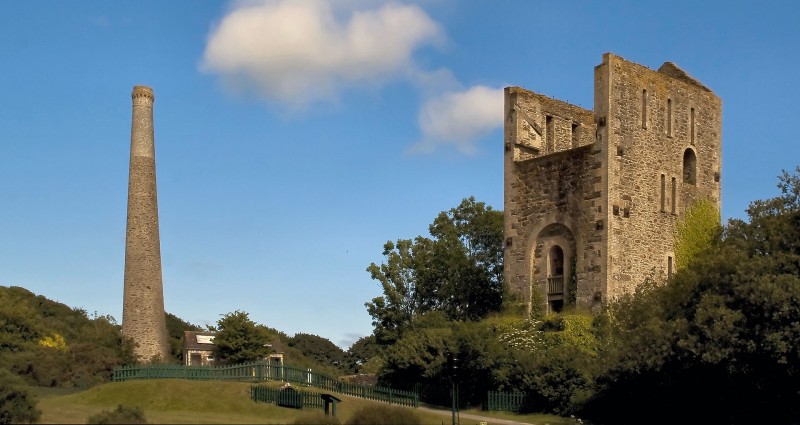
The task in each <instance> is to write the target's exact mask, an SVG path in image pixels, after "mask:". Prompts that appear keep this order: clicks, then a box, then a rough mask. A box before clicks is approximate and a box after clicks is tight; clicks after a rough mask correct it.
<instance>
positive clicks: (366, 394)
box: [113, 361, 419, 407]
mask: <svg viewBox="0 0 800 425" xmlns="http://www.w3.org/2000/svg"><path fill="white" fill-rule="evenodd" d="M173 378H174V379H197V380H216V379H219V380H233V381H282V382H290V383H292V384H297V385H303V386H309V387H315V388H320V389H323V390H326V391H335V392H338V393H341V394H345V395H349V396H353V397H361V398H365V399H369V400H378V401H384V402H387V403H393V404H399V405H402V406H411V407H418V406H419V395H418V394H417V392H415V391H402V390H396V389H393V388H387V387H372V386H366V385H358V384H349V383H346V382H342V381H339V380H338V379H336V378H332V377H330V376H327V375H323V374H321V373H317V372H314V371H312V370H311V369H300V368H294V367H288V366H283V365H281V364H272V363H269V362H266V361H262V362H252V363H243V364H238V365H228V366H219V367H212V366H181V365H133V366H118V367H115V368H114V374H113V380H114V381H115V382H119V381H127V380H131V379H173Z"/></svg>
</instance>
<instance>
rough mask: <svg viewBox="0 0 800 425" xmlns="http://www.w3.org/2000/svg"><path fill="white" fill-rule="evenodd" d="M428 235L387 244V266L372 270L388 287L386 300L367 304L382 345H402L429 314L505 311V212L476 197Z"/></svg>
mask: <svg viewBox="0 0 800 425" xmlns="http://www.w3.org/2000/svg"><path fill="white" fill-rule="evenodd" d="M428 230H429V232H430V235H431V238H427V237H422V236H418V237H417V238H415V239H414V240H410V239H400V240H398V241H397V242H396V243H393V242H391V241H389V242H387V243H386V244H385V245H384V251H383V255H384V257H385V261H384V262H383V263H382V264H381V265H380V266H379V265H377V264H375V263H372V264H370V266H369V267H367V271H368V272H369V273H370V275H371V276H372V278H373V279H375V280H377V281H379V282H380V283H381V286H382V288H383V295H382V296H379V297H376V298H374V299H373V300H372V301H371V302H368V303H366V304H365V305H366V307H367V311H368V312H369V314H370V315H371V316H372V318H373V325H374V326H375V335H376V337H377V338H378V341H379V343H381V344H390V343H392V342H393V341H396V340H398V339H399V338H400V337H401V336H402V334H403V332H404V331H405V330H406V329H407V328H408V326H409V325H410V323H411V322H412V320H413V319H414V318H415V317H416V316H418V315H420V314H423V313H426V312H428V311H442V312H444V313H445V314H446V315H447V317H448V318H450V319H453V320H478V319H480V318H482V317H485V316H486V315H487V314H488V313H490V312H495V311H499V310H500V307H501V304H502V300H503V294H504V285H503V245H502V240H503V213H502V212H501V211H495V210H493V209H492V208H491V207H489V206H487V205H486V204H484V203H483V202H477V201H475V198H474V197H470V198H467V199H464V200H463V201H462V202H461V204H459V206H458V207H456V208H452V209H450V210H449V211H443V212H441V213H440V214H439V215H438V216H437V217H436V218H435V219H434V221H433V223H432V224H431V225H430V226H429V229H428Z"/></svg>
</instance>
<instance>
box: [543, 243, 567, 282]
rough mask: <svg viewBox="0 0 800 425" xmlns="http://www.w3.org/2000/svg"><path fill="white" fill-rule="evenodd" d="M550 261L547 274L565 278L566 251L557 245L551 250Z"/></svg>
mask: <svg viewBox="0 0 800 425" xmlns="http://www.w3.org/2000/svg"><path fill="white" fill-rule="evenodd" d="M548 260H549V267H548V270H547V274H548V275H549V276H564V250H563V249H561V247H560V246H558V245H555V246H553V247H552V248H550V256H549V257H548Z"/></svg>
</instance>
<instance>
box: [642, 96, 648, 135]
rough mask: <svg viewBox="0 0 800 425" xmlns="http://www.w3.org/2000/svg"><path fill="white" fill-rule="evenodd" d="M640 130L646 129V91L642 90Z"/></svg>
mask: <svg viewBox="0 0 800 425" xmlns="http://www.w3.org/2000/svg"><path fill="white" fill-rule="evenodd" d="M642 128H647V90H642Z"/></svg>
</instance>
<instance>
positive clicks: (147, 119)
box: [122, 86, 169, 361]
mask: <svg viewBox="0 0 800 425" xmlns="http://www.w3.org/2000/svg"><path fill="white" fill-rule="evenodd" d="M131 97H132V99H133V117H132V123H131V157H130V174H129V179H128V222H127V232H126V238H125V283H124V286H125V289H124V300H123V306H122V333H123V334H124V335H125V336H127V337H130V338H132V339H133V340H134V341H135V342H136V344H137V346H136V349H135V354H136V356H137V358H138V359H139V360H140V361H149V360H151V359H153V358H154V357H160V358H162V359H166V358H167V356H168V355H169V341H168V339H167V328H166V324H165V318H164V291H163V286H162V281H161V243H160V238H159V232H158V196H157V192H156V162H155V139H154V131H153V102H154V100H155V97H154V96H153V90H152V89H151V88H150V87H144V86H135V87H134V88H133V93H132V94H131Z"/></svg>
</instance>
